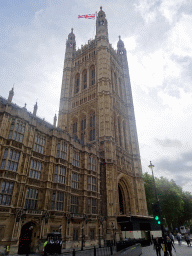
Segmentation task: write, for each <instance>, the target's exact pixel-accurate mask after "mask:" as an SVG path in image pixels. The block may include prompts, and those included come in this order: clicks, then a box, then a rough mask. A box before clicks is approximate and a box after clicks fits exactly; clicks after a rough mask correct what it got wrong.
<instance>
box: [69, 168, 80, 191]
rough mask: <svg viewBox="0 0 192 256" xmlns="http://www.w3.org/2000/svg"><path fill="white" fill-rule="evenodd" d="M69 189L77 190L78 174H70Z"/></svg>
mask: <svg viewBox="0 0 192 256" xmlns="http://www.w3.org/2000/svg"><path fill="white" fill-rule="evenodd" d="M71 187H72V188H76V189H77V188H79V174H77V173H75V172H72V174H71Z"/></svg>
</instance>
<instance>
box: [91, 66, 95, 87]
mask: <svg viewBox="0 0 192 256" xmlns="http://www.w3.org/2000/svg"><path fill="white" fill-rule="evenodd" d="M94 84H95V66H91V68H90V85H94Z"/></svg>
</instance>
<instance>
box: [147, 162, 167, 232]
mask: <svg viewBox="0 0 192 256" xmlns="http://www.w3.org/2000/svg"><path fill="white" fill-rule="evenodd" d="M148 167H149V168H150V169H151V171H152V178H153V184H154V191H155V198H156V206H158V207H157V208H158V209H157V210H158V211H159V212H158V213H159V215H160V219H161V222H160V223H161V231H162V236H163V237H164V228H163V216H162V213H161V207H160V203H159V198H158V196H157V189H156V184H155V178H154V174H153V168H154V167H155V166H154V165H153V164H152V163H151V161H150V165H149V166H148ZM158 218H159V217H158Z"/></svg>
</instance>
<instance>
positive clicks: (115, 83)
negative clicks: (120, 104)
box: [114, 73, 118, 93]
mask: <svg viewBox="0 0 192 256" xmlns="http://www.w3.org/2000/svg"><path fill="white" fill-rule="evenodd" d="M114 87H115V91H116V92H117V93H118V89H117V76H116V74H115V73H114Z"/></svg>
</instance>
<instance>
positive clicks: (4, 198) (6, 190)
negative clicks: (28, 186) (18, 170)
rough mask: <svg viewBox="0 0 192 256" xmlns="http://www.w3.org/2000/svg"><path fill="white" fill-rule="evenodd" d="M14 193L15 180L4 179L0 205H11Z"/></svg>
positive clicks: (0, 192) (0, 193)
mask: <svg viewBox="0 0 192 256" xmlns="http://www.w3.org/2000/svg"><path fill="white" fill-rule="evenodd" d="M12 193H13V182H6V181H3V182H2V185H1V191H0V205H10V204H11V197H12Z"/></svg>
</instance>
